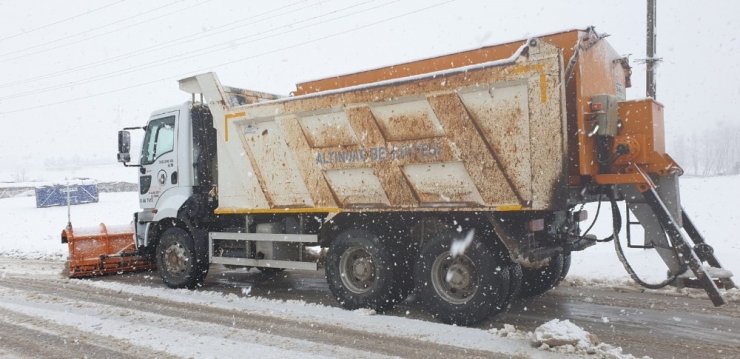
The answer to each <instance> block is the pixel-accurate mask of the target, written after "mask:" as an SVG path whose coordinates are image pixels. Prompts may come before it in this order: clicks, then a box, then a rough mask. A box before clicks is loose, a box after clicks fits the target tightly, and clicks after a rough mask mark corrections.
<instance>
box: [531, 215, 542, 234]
mask: <svg viewBox="0 0 740 359" xmlns="http://www.w3.org/2000/svg"><path fill="white" fill-rule="evenodd" d="M527 229H528V230H529V231H530V232H539V231H541V230H543V229H545V219H544V218H539V219H533V220H531V221H529V222H527Z"/></svg>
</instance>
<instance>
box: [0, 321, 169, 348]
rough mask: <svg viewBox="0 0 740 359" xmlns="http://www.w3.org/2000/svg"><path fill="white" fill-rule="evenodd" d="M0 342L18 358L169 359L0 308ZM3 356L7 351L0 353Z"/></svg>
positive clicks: (130, 345)
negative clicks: (0, 320) (0, 323)
mask: <svg viewBox="0 0 740 359" xmlns="http://www.w3.org/2000/svg"><path fill="white" fill-rule="evenodd" d="M0 318H2V321H3V324H2V325H0V343H2V346H4V347H5V348H6V350H8V351H9V352H11V353H13V355H14V356H17V357H19V358H83V357H95V358H122V359H128V358H130V359H138V358H170V357H172V356H170V355H167V354H166V353H164V352H160V351H154V350H150V349H148V348H143V347H140V346H136V345H132V344H131V343H127V342H122V341H120V340H116V339H114V338H112V337H109V336H102V335H97V334H94V333H89V332H83V331H80V330H77V329H76V328H74V327H72V326H66V325H59V324H56V323H53V322H51V321H49V320H46V319H43V318H38V317H32V316H29V315H24V314H20V313H17V312H13V311H10V310H6V309H0ZM0 354H1V356H2V357H3V358H5V357H6V355H9V353H4V352H0Z"/></svg>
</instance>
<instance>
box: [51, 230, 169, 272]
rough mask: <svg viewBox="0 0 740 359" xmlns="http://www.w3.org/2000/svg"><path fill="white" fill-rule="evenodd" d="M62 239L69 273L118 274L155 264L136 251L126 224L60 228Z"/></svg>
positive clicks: (132, 237)
mask: <svg viewBox="0 0 740 359" xmlns="http://www.w3.org/2000/svg"><path fill="white" fill-rule="evenodd" d="M62 243H67V245H68V246H69V277H70V278H82V277H91V276H98V275H106V274H114V273H115V274H120V273H124V272H135V271H143V270H150V269H154V268H155V264H154V263H153V262H152V261H150V260H148V259H146V258H144V257H141V256H139V255H138V254H137V252H136V245H135V243H134V233H133V230H132V228H131V226H129V225H123V226H110V227H108V226H106V225H105V224H103V223H101V224H100V226H98V227H86V228H79V229H77V230H73V229H72V226H71V225H68V226H67V227H66V228H65V229H64V230H63V231H62Z"/></svg>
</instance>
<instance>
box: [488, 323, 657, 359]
mask: <svg viewBox="0 0 740 359" xmlns="http://www.w3.org/2000/svg"><path fill="white" fill-rule="evenodd" d="M488 332H489V333H491V334H494V335H496V336H499V337H505V338H511V339H525V340H528V341H529V342H530V343H532V345H533V346H535V347H537V348H538V349H540V350H545V351H550V352H556V353H560V354H576V355H587V356H588V357H593V358H598V359H636V357H635V356H633V355H631V354H625V353H623V352H622V348H621V347H615V346H613V345H610V344H606V343H601V342H600V341H599V339H598V338H597V337H596V336H595V335H593V334H591V333H589V332H587V331H585V330H584V329H583V328H581V327H579V326H577V325H575V324H573V323H571V322H570V321H569V320H559V319H553V320H551V321H549V322H547V323H545V324H542V325H540V326H539V327H537V328H536V329H535V330H534V332H525V331H521V330H517V329H516V327H514V326H513V325H511V324H504V327H503V328H501V329H495V328H494V329H490V330H489V331H488ZM642 358H643V359H646V358H649V357H647V356H645V357H642Z"/></svg>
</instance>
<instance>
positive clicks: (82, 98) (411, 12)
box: [0, 0, 457, 115]
mask: <svg viewBox="0 0 740 359" xmlns="http://www.w3.org/2000/svg"><path fill="white" fill-rule="evenodd" d="M455 1H457V0H447V1H443V2H439V3H436V4H433V5H430V6H426V7H423V8H420V9H417V10H413V11H409V12H405V13H403V14H399V15H396V16H392V17H389V18H385V19H383V20H378V21H375V22H371V23H368V24H365V25H362V26H358V27H355V28H353V29H349V30H345V31H341V32H335V33H332V34H329V35H326V36H322V37H319V38H316V39H312V40H307V41H303V42H299V43H296V44H293V45H289V46H285V47H281V48H277V49H273V50H270V51H266V52H262V53H259V54H255V55H251V56H246V57H242V58H239V59H235V60H231V61H227V62H222V63H220V64H216V65H212V66H209V67H208V68H199V69H196V70H193V71H188V72H185V73H181V74H179V75H175V76H167V77H162V78H159V79H156V80H152V81H147V82H143V83H138V84H136V85H131V86H126V87H121V88H117V89H112V90H108V91H104V92H99V93H97V94H92V95H87V96H80V97H76V98H71V99H67V100H64V101H57V102H52V103H47V104H42V105H36V106H30V107H25V108H21V109H16V110H13V111H5V112H0V114H2V115H6V114H11V113H18V112H23V111H29V110H35V109H38V108H44V107H49V106H55V105H61V104H65V103H70V102H77V101H82V100H87V99H91V98H95V97H100V96H104V95H109V94H112V93H116V92H121V91H126V90H130V89H133V88H138V87H142V86H146V85H151V84H154V83H157V82H161V81H165V80H171V79H173V78H184V77H186V76H188V75H192V74H193V73H200V72H203V71H207V70H209V69H213V68H217V67H222V66H226V65H231V64H234V63H237V62H242V61H245V60H251V59H255V58H258V57H262V56H266V55H271V54H274V53H277V52H282V51H285V50H290V49H293V48H297V47H301V46H305V45H309V44H313V43H315V42H319V41H323V40H326V39H330V38H333V37H337V36H341V35H345V34H348V33H352V32H356V31H359V30H363V29H366V28H369V27H372V26H376V25H380V24H383V23H386V22H390V21H393V20H396V19H399V18H402V17H406V16H410V15H414V14H418V13H420V12H423V11H426V10H429V9H432V8H436V7H439V6H442V5H446V4H449V3H452V2H455Z"/></svg>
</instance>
